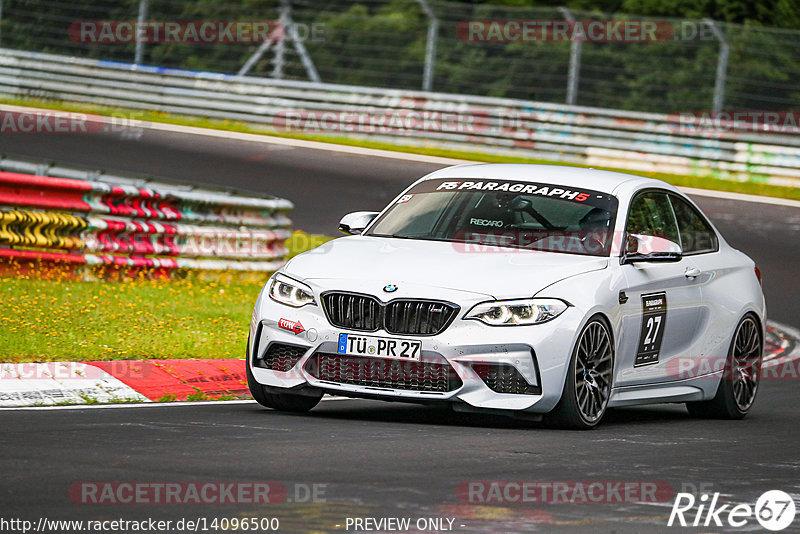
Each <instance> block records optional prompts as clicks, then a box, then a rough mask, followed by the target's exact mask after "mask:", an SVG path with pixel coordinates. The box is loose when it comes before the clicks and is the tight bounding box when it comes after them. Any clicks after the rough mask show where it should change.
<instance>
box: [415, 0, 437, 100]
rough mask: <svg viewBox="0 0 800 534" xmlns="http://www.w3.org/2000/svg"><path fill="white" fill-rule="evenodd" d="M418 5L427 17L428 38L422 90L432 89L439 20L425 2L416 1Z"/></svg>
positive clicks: (425, 0) (422, 0) (421, 0)
mask: <svg viewBox="0 0 800 534" xmlns="http://www.w3.org/2000/svg"><path fill="white" fill-rule="evenodd" d="M418 1H419V5H420V6H422V10H423V11H424V12H425V15H427V17H428V38H427V41H426V43H425V71H424V73H423V75H422V90H423V91H431V90H432V89H433V69H434V68H435V66H436V40H437V39H438V37H439V19H438V18H436V13H434V12H433V10H432V9H431V6H430V5H428V2H427V0H418Z"/></svg>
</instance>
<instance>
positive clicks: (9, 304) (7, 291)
mask: <svg viewBox="0 0 800 534" xmlns="http://www.w3.org/2000/svg"><path fill="white" fill-rule="evenodd" d="M264 279H265V280H266V275H264ZM261 286H262V284H259V283H254V282H232V283H225V284H223V283H220V282H204V281H200V280H191V279H186V280H176V281H150V280H136V281H131V282H83V281H75V280H64V279H62V280H37V279H31V278H0V302H1V303H2V312H0V351H2V356H0V360H2V361H4V362H24V361H74V360H77V361H87V360H123V359H141V358H158V359H161V358H240V357H242V355H243V354H244V350H245V341H246V339H247V329H248V327H249V322H250V315H251V313H252V307H253V304H254V303H255V299H256V296H257V295H258V292H259V290H260V289H261Z"/></svg>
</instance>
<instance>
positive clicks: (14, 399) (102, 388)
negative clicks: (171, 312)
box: [0, 322, 800, 408]
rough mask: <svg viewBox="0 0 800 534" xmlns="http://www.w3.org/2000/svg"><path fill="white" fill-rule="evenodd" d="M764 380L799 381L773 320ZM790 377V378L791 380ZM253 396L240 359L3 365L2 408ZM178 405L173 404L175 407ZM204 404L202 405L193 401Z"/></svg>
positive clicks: (786, 339)
mask: <svg viewBox="0 0 800 534" xmlns="http://www.w3.org/2000/svg"><path fill="white" fill-rule="evenodd" d="M765 345H766V350H765V355H764V365H763V368H764V370H765V373H764V374H765V376H766V375H767V374H770V375H771V374H775V373H778V371H779V370H780V369H790V370H791V371H790V372H789V374H787V373H785V372H783V371H780V374H781V378H796V379H800V376H798V375H800V370H798V366H797V365H796V362H797V361H798V360H800V331H798V330H796V329H795V328H792V327H789V326H785V325H782V324H778V323H774V322H770V323H769V326H768V327H767V339H766V343H765ZM790 375H791V376H790ZM248 394H249V389H248V387H247V378H246V373H245V362H244V360H242V359H225V360H200V359H196V360H121V361H111V362H53V363H17V364H14V363H2V364H0V407H3V408H13V407H24V406H53V405H60V404H109V403H111V404H117V403H129V402H130V403H140V402H143V403H151V402H155V401H159V400H162V401H163V400H176V401H183V400H186V399H187V397H189V398H190V399H191V398H192V397H191V396H192V395H195V397H194V398H195V399H199V400H213V399H217V398H219V397H228V398H230V397H235V398H238V397H242V396H244V395H248ZM174 404H175V403H170V405H174ZM192 404H200V403H192Z"/></svg>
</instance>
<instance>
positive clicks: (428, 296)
mask: <svg viewBox="0 0 800 534" xmlns="http://www.w3.org/2000/svg"><path fill="white" fill-rule="evenodd" d="M340 230H342V231H343V232H345V233H347V234H350V235H349V236H347V237H342V238H339V239H335V240H333V241H330V242H328V243H326V244H324V245H322V246H320V247H318V248H316V249H314V250H311V251H309V252H306V253H304V254H301V255H299V256H297V257H295V258H294V259H292V260H291V261H289V262H288V263H287V264H286V266H285V267H283V268H282V269H280V270H279V271H278V272H277V273H275V274H274V275H273V276H272V277H271V278H270V279H269V281H268V282H267V283H266V285H265V286H264V288H263V290H262V291H261V294H260V295H259V296H258V299H257V301H256V305H255V309H254V310H253V317H252V322H251V325H250V337H249V342H248V346H247V350H248V354H247V376H248V380H249V384H250V390H251V392H252V394H253V396H254V397H255V399H256V400H257V401H258V402H259V403H261V404H262V405H264V406H267V407H269V408H274V409H278V410H288V411H306V410H310V409H311V408H313V407H314V406H316V404H317V403H318V402H319V401H320V399H321V398H322V396H323V395H324V394H332V395H339V396H347V397H357V398H369V399H381V400H391V401H407V402H422V403H450V404H451V405H452V406H453V408H454V409H456V410H462V411H475V412H493V413H505V414H509V415H517V416H523V417H533V418H544V419H545V420H546V421H550V422H552V424H555V425H557V426H562V427H567V428H576V429H589V428H593V427H595V426H596V425H597V424H598V423H600V421H601V420H602V419H603V416H604V415H605V414H606V412H607V410H608V409H609V408H613V407H616V406H628V405H637V404H650V403H667V402H668V403H686V406H687V408H688V410H689V412H690V413H691V414H692V415H695V416H700V417H716V418H728V419H739V418H742V417H744V416H745V415H746V414H747V413H748V412H749V411H750V409H751V408H752V406H753V402H754V400H755V397H756V393H757V391H758V385H759V377H760V372H761V358H762V352H763V339H764V325H765V320H766V317H765V313H766V310H765V303H764V297H763V294H762V291H761V281H760V273H759V271H758V268H756V266H755V264H754V263H753V261H752V260H751V259H750V258H748V257H747V256H746V255H745V254H743V253H742V252H740V251H738V250H735V249H733V248H732V247H731V246H729V245H728V244H727V243H726V242H725V240H724V239H723V237H722V236H721V235H720V234H719V232H718V231H717V230H716V229H715V228H714V226H713V224H711V223H710V222H709V220H708V218H706V217H705V215H703V213H702V212H701V211H700V209H698V207H697V206H696V205H695V204H694V203H693V202H692V201H691V200H690V199H689V198H687V197H686V196H685V195H684V194H682V193H681V192H680V191H679V190H678V189H676V188H675V187H673V186H671V185H669V184H667V183H664V182H661V181H658V180H652V179H648V178H642V177H639V176H632V175H627V174H622V173H614V172H606V171H598V170H592V169H582V168H570V167H561V166H544V165H506V164H488V165H477V164H476V165H461V166H455V167H450V168H446V169H442V170H439V171H436V172H434V173H432V174H429V175H427V176H425V177H423V178H421V179H419V180H417V181H416V182H415V183H413V184H412V185H411V186H409V187H408V188H407V189H406V190H405V191H403V192H401V193H400V194H399V195H398V196H397V197H396V198H395V199H394V200H392V201H391V202H390V203H389V205H388V206H386V207H385V208H384V209H383V211H381V212H379V213H377V212H356V213H351V214H349V215H347V216H345V217H344V218H343V219H342V221H341V223H340Z"/></svg>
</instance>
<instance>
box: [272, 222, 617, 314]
mask: <svg viewBox="0 0 800 534" xmlns="http://www.w3.org/2000/svg"><path fill="white" fill-rule="evenodd" d="M607 266H608V259H607V258H598V257H592V256H580V255H576V254H559V253H550V252H539V251H528V250H513V249H500V251H499V252H497V251H492V252H477V251H465V250H464V246H463V245H460V244H458V243H445V242H438V241H421V240H411V239H393V238H382V237H369V236H353V237H343V238H339V239H335V240H333V241H329V242H328V243H325V244H324V245H322V246H320V247H317V248H315V249H314V250H311V251H309V252H306V253H304V254H301V255H300V256H297V257H295V258H294V259H292V260H291V261H290V262H289V263H288V264H287V265H286V267H285V268H284V269H283V272H284V273H286V274H287V275H289V276H293V277H295V278H300V279H303V280H308V281H309V282H312V283H314V285H317V286H319V287H322V288H324V289H340V290H348V291H359V290H360V291H361V292H364V293H371V294H376V293H375V292H376V291H381V289H382V288H383V287H384V286H386V285H388V284H394V285H397V286H398V288H399V290H398V291H397V292H396V293H394V294H393V295H392V298H394V297H404V296H412V295H408V294H407V290H409V289H411V288H414V291H417V292H418V291H425V290H426V289H428V288H430V289H433V288H442V289H447V290H451V291H457V292H468V293H473V294H479V295H484V296H488V297H492V298H495V299H509V298H522V297H530V296H534V295H535V294H536V293H538V292H539V291H541V290H542V289H544V288H546V287H547V286H549V285H551V284H554V283H555V282H558V281H559V280H563V279H565V278H569V277H571V276H575V275H578V274H581V273H585V272H589V271H596V270H600V269H604V268H605V267H607ZM413 296H416V297H435V294H422V295H420V294H417V295H413Z"/></svg>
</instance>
